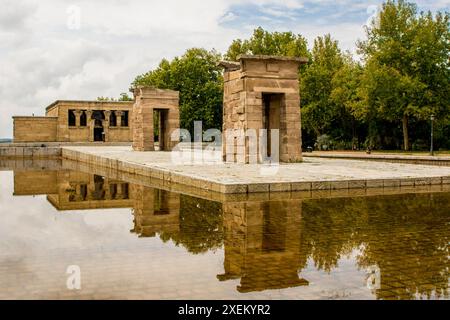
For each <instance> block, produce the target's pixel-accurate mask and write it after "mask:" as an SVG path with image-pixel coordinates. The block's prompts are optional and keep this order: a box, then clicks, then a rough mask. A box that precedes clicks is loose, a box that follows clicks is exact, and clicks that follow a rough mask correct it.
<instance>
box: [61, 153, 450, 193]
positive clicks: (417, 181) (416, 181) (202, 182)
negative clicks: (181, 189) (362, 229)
mask: <svg viewBox="0 0 450 320" xmlns="http://www.w3.org/2000/svg"><path fill="white" fill-rule="evenodd" d="M62 158H63V159H68V160H72V161H79V162H83V163H87V164H90V165H93V166H99V167H103V168H107V169H111V170H117V171H122V172H126V173H130V174H135V175H139V176H143V177H150V178H153V179H158V180H162V181H164V183H167V184H169V185H170V184H179V185H185V186H189V187H194V188H199V189H205V190H210V191H213V192H218V193H225V194H237V193H243V194H244V193H245V194H246V193H272V192H274V193H275V192H297V191H326V190H342V189H368V188H401V187H421V186H439V185H448V184H450V176H448V177H423V178H394V179H368V180H367V179H366V180H342V181H331V180H330V181H310V182H309V181H305V182H279V183H250V184H242V183H238V184H221V183H217V182H213V181H209V180H206V179H201V178H198V177H191V176H188V175H184V174H179V173H174V172H171V171H170V170H167V169H160V168H155V167H150V166H146V165H143V164H139V163H132V162H125V161H121V160H117V159H111V158H108V157H104V156H99V155H95V154H91V153H85V152H81V151H78V150H73V149H68V148H64V147H63V148H62Z"/></svg>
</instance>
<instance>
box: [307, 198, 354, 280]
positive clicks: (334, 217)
mask: <svg viewBox="0 0 450 320" xmlns="http://www.w3.org/2000/svg"><path fill="white" fill-rule="evenodd" d="M359 201H361V200H360V199H359V198H356V199H317V200H310V201H304V202H303V210H302V212H303V214H302V220H301V224H302V228H301V235H302V244H301V255H302V257H303V258H302V261H301V262H302V265H303V266H305V265H306V262H307V260H308V258H312V259H313V261H314V264H315V266H316V267H317V268H318V269H320V270H324V271H327V272H330V271H331V270H332V269H333V268H335V267H336V266H337V264H338V261H339V259H340V258H341V256H343V255H346V254H349V253H350V252H351V251H352V249H353V248H354V247H355V243H354V241H353V238H354V235H355V233H357V232H358V228H355V226H357V225H361V224H363V222H361V221H360V220H361V219H363V215H361V214H357V213H358V211H360V208H361V207H360V205H359ZM355 204H356V205H355ZM355 209H356V211H355ZM355 213H356V214H355Z"/></svg>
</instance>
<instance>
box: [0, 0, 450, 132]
mask: <svg viewBox="0 0 450 320" xmlns="http://www.w3.org/2000/svg"><path fill="white" fill-rule="evenodd" d="M380 3H381V1H377V0H367V1H359V0H355V1H350V0H314V1H311V0H278V1H276V0H208V1H205V0H176V1H175V0H158V1H153V0H135V1H133V0H109V1H106V0H97V1H88V0H71V1H68V0H58V1H56V0H41V1H33V0H2V10H1V11H0V95H1V102H0V111H1V117H0V137H11V136H12V120H11V116H13V115H31V114H33V113H34V114H35V115H44V110H45V107H46V106H47V105H49V104H50V103H52V102H53V101H55V100H57V99H79V100H89V99H96V98H97V97H98V96H110V97H118V96H119V95H120V93H121V92H127V91H128V88H129V86H130V83H131V82H132V80H133V79H134V77H135V76H136V75H138V74H140V73H143V72H146V71H148V70H150V69H152V68H154V67H155V66H157V64H158V62H159V61H160V60H161V59H162V58H163V57H165V58H172V57H174V56H177V55H180V54H182V53H183V52H184V50H186V49H187V48H190V47H194V46H196V47H205V48H207V49H212V48H215V49H217V50H219V51H220V52H224V51H226V49H227V47H228V45H229V44H230V43H231V41H232V40H233V39H235V38H246V37H248V36H249V35H250V34H251V33H252V30H253V29H254V28H255V27H257V26H262V27H264V28H266V29H269V30H278V31H288V30H291V31H293V32H295V33H301V34H302V35H304V36H305V37H306V38H307V39H308V41H309V42H310V43H312V41H313V39H314V38H315V37H316V36H318V35H323V34H325V33H331V35H332V36H333V37H334V38H336V39H338V40H339V41H340V43H341V47H342V48H344V49H348V50H352V51H354V43H355V41H356V40H357V39H358V38H362V37H363V36H364V32H363V25H364V24H365V23H366V22H367V20H368V19H369V18H370V17H371V15H373V14H374V12H375V11H376V10H377V6H379V5H380ZM417 3H418V5H419V7H420V9H424V10H428V9H430V10H432V11H436V10H447V11H448V10H449V9H450V0H434V1H431V0H418V1H417Z"/></svg>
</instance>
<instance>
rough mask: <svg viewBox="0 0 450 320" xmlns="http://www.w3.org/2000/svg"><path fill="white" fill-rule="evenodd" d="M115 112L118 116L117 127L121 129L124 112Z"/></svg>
mask: <svg viewBox="0 0 450 320" xmlns="http://www.w3.org/2000/svg"><path fill="white" fill-rule="evenodd" d="M114 112H115V114H116V122H117V127H118V128H120V127H121V126H122V116H123V111H114Z"/></svg>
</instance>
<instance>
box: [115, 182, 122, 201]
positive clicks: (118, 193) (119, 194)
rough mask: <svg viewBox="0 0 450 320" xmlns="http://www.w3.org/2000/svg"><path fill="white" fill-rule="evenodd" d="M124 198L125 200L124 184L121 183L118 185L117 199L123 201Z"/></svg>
mask: <svg viewBox="0 0 450 320" xmlns="http://www.w3.org/2000/svg"><path fill="white" fill-rule="evenodd" d="M122 198H123V189H122V184H121V183H118V184H117V193H116V199H122Z"/></svg>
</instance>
